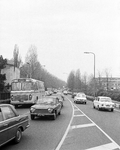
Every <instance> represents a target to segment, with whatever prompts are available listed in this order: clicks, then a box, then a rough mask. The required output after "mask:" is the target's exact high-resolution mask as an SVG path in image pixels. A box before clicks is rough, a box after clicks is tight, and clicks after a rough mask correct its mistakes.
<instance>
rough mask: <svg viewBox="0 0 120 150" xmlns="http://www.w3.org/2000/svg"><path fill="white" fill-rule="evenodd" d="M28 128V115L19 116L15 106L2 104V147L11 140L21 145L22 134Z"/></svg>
mask: <svg viewBox="0 0 120 150" xmlns="http://www.w3.org/2000/svg"><path fill="white" fill-rule="evenodd" d="M28 127H29V117H28V116H27V115H19V114H18V113H17V111H16V109H15V108H14V106H13V105H10V104H0V146H2V145H4V144H6V143H8V142H9V141H11V140H14V142H15V143H19V142H20V141H21V138H22V132H23V131H24V130H25V129H27V128H28Z"/></svg>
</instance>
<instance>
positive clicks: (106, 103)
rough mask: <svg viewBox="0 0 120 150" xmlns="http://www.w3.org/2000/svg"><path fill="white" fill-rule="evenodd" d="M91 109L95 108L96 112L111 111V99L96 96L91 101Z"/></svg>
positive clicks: (112, 107)
mask: <svg viewBox="0 0 120 150" xmlns="http://www.w3.org/2000/svg"><path fill="white" fill-rule="evenodd" d="M93 108H97V109H98V110H101V109H106V110H110V111H113V110H114V103H113V102H112V99H111V98H110V97H105V96H98V97H97V98H96V99H95V100H94V101H93Z"/></svg>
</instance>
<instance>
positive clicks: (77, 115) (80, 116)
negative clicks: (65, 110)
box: [74, 114, 85, 117]
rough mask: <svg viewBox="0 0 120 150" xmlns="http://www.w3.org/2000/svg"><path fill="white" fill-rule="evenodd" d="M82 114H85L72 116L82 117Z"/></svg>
mask: <svg viewBox="0 0 120 150" xmlns="http://www.w3.org/2000/svg"><path fill="white" fill-rule="evenodd" d="M83 116H85V115H83V114H82V115H74V117H83Z"/></svg>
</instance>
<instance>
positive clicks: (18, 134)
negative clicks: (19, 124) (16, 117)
mask: <svg viewBox="0 0 120 150" xmlns="http://www.w3.org/2000/svg"><path fill="white" fill-rule="evenodd" d="M21 138H22V130H21V128H18V129H17V131H16V134H15V139H14V142H15V143H16V144H17V143H19V142H20V141H21Z"/></svg>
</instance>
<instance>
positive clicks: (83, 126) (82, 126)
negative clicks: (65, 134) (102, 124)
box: [70, 123, 95, 129]
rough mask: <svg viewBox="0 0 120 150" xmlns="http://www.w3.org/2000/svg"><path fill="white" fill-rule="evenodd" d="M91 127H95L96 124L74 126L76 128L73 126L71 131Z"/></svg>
mask: <svg viewBox="0 0 120 150" xmlns="http://www.w3.org/2000/svg"><path fill="white" fill-rule="evenodd" d="M91 126H95V124H94V123H89V124H82V125H74V126H71V127H70V129H76V128H85V127H91Z"/></svg>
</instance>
